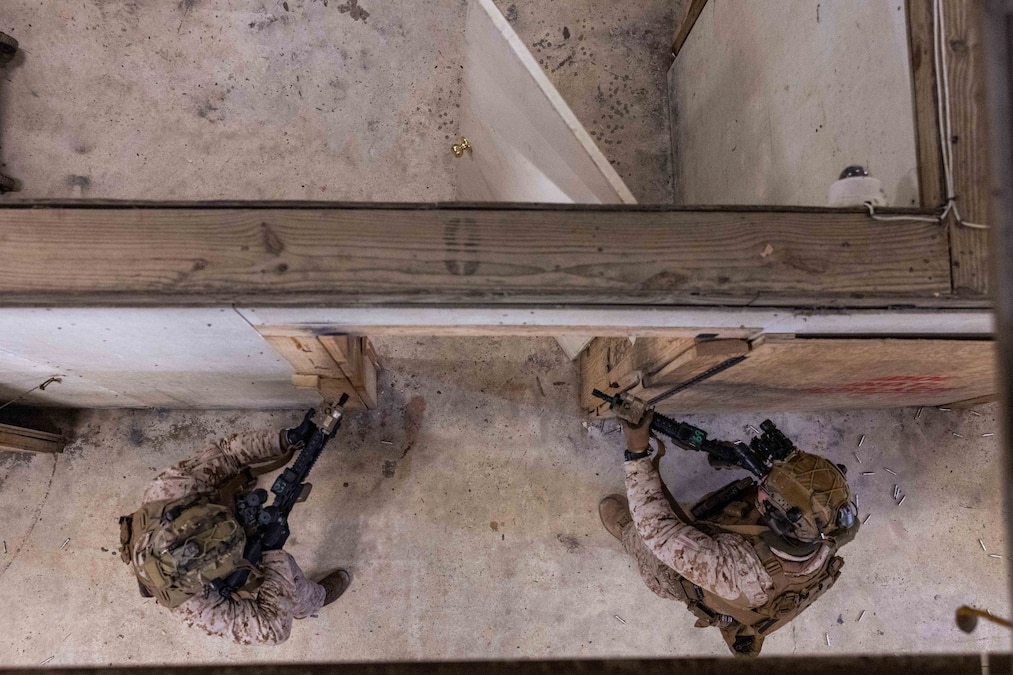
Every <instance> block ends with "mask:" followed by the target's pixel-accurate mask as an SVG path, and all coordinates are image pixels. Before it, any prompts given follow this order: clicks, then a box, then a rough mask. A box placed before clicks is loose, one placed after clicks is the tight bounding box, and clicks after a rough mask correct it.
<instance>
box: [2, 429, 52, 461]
mask: <svg viewBox="0 0 1013 675" xmlns="http://www.w3.org/2000/svg"><path fill="white" fill-rule="evenodd" d="M65 445H66V441H64V439H63V436H61V435H59V434H51V433H48V432H46V431H36V430H35V429H25V428H23V427H15V426H11V425H9V424H0V450H5V451H9V452H41V453H47V454H55V453H61V452H63V448H64V446H65Z"/></svg>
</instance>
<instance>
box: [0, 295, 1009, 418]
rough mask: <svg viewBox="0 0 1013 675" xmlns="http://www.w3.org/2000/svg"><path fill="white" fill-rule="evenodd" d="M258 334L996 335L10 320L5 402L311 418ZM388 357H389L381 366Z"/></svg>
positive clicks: (0, 388)
mask: <svg viewBox="0 0 1013 675" xmlns="http://www.w3.org/2000/svg"><path fill="white" fill-rule="evenodd" d="M256 325H301V326H304V327H310V328H314V329H318V330H323V331H327V332H350V333H360V334H365V335H421V336H432V335H505V334H509V335H530V336H536V335H542V336H545V335H560V334H574V333H590V332H593V333H595V334H598V335H631V336H636V335H639V336H644V337H647V336H651V335H683V336H693V335H697V334H699V333H701V332H705V333H706V332H721V331H725V330H731V331H735V334H736V335H739V336H741V337H749V336H753V335H759V334H761V333H764V332H767V333H793V334H797V335H909V336H915V335H923V336H930V335H949V336H953V337H957V336H967V337H981V336H984V335H990V334H991V333H992V331H993V330H994V324H993V319H992V315H991V313H990V312H988V311H985V310H966V311H948V312H937V311H926V310H906V311H899V310H893V311H889V312H883V311H874V310H869V311H860V312H842V311H833V310H823V311H818V312H795V311H792V310H790V309H784V310H774V309H755V308H745V307H743V308H736V309H730V308H729V309H713V308H697V309H694V308H684V309H680V308H671V309H659V308H642V309H635V308H603V309H576V310H558V309H547V308H504V309H468V308H461V309H459V310H457V311H454V312H448V311H447V310H445V309H442V310H440V309H426V308H412V309H399V308H341V307H335V308H317V309H314V308H304V309H277V308H242V309H240V310H235V309H233V308H231V307H230V308H220V309H217V308H213V309H53V310H47V309H0V403H2V402H5V401H7V400H9V399H11V398H12V397H14V396H16V395H18V394H20V393H22V392H24V391H27V390H28V389H31V388H32V387H35V386H36V385H37V384H39V383H40V382H43V381H45V380H46V379H47V378H49V377H50V376H54V375H55V376H60V377H62V378H63V382H62V383H60V384H53V385H51V386H50V387H49V388H48V389H46V391H44V392H35V393H33V394H32V395H31V396H30V397H29V398H27V399H26V402H28V403H34V404H47V405H61V406H69V407H81V408H104V407H105V408H119V407H127V408H144V407H156V408H250V409H253V408H300V407H303V406H307V405H313V404H315V403H316V402H317V400H318V399H317V395H316V394H315V393H313V392H310V391H306V390H301V389H296V388H294V387H293V386H292V385H291V376H292V368H291V366H290V365H289V364H288V363H287V362H286V361H284V360H283V359H281V358H280V357H278V356H276V355H275V353H274V351H273V350H272V349H271V348H270V346H269V345H268V344H267V342H266V341H265V340H263V338H261V336H260V334H259V333H258V332H257V331H256V330H255V329H254V328H253V326H256ZM382 356H383V355H382V354H381V357H382Z"/></svg>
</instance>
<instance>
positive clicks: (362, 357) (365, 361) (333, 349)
mask: <svg viewBox="0 0 1013 675" xmlns="http://www.w3.org/2000/svg"><path fill="white" fill-rule="evenodd" d="M319 339H320V343H321V344H322V345H323V346H324V348H325V349H326V350H327V351H328V353H330V354H331V356H332V357H334V358H335V360H338V359H340V361H338V368H339V369H340V370H341V372H342V373H343V374H344V376H345V378H346V379H347V380H348V382H349V383H350V384H351V386H352V387H353V388H354V389H355V391H356V393H357V395H358V397H359V398H360V399H361V400H362V402H363V403H364V404H365V406H366V407H367V408H375V407H376V405H377V395H376V361H375V359H376V350H375V349H373V345H372V343H370V341H369V338H366V337H360V336H349V335H323V336H321V337H320V338H319Z"/></svg>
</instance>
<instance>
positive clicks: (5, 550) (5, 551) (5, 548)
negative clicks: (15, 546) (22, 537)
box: [4, 541, 7, 555]
mask: <svg viewBox="0 0 1013 675" xmlns="http://www.w3.org/2000/svg"><path fill="white" fill-rule="evenodd" d="M4 555H7V542H6V541H5V542H4Z"/></svg>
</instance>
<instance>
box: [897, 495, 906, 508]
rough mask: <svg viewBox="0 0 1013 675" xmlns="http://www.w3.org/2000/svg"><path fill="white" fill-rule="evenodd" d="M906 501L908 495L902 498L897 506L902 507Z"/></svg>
mask: <svg viewBox="0 0 1013 675" xmlns="http://www.w3.org/2000/svg"><path fill="white" fill-rule="evenodd" d="M905 499H907V495H904V496H903V497H901V498H900V501H899V502H897V506H900V505H901V504H903V503H904V500H905Z"/></svg>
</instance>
